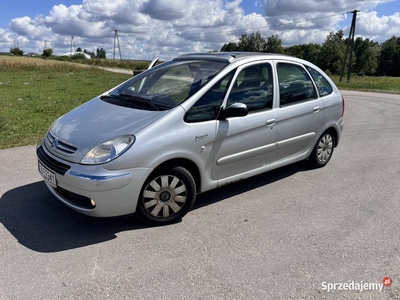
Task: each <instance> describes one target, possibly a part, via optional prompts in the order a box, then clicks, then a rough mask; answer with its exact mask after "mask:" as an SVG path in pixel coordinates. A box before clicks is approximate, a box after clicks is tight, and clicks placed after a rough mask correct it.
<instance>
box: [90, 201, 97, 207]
mask: <svg viewBox="0 0 400 300" xmlns="http://www.w3.org/2000/svg"><path fill="white" fill-rule="evenodd" d="M90 204H92V206H93V207H95V206H96V202H94V200H93V199H90Z"/></svg>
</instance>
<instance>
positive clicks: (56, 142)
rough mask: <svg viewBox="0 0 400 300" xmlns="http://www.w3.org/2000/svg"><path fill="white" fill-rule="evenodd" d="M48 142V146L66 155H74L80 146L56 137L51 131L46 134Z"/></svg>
mask: <svg viewBox="0 0 400 300" xmlns="http://www.w3.org/2000/svg"><path fill="white" fill-rule="evenodd" d="M46 144H47V146H48V147H51V148H53V149H54V150H56V151H58V152H60V153H62V154H64V155H74V154H75V152H76V150H78V148H76V147H74V146H72V145H70V144H67V143H65V142H63V141H61V140H60V139H58V138H57V137H55V136H54V135H53V134H52V133H51V132H50V131H49V132H48V133H47V135H46Z"/></svg>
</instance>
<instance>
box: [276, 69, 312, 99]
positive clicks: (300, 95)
mask: <svg viewBox="0 0 400 300" xmlns="http://www.w3.org/2000/svg"><path fill="white" fill-rule="evenodd" d="M277 71H278V78H279V91H280V106H281V107H283V106H286V105H290V104H295V103H299V102H303V101H307V100H311V99H315V98H316V92H315V88H314V85H313V83H312V80H311V78H310V76H309V75H308V74H307V72H306V70H305V69H304V68H303V67H301V66H299V65H293V64H288V63H278V66H277Z"/></svg>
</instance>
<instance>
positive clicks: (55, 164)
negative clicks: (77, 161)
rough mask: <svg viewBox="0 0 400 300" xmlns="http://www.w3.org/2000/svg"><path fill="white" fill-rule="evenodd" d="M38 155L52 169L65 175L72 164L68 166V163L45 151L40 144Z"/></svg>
mask: <svg viewBox="0 0 400 300" xmlns="http://www.w3.org/2000/svg"><path fill="white" fill-rule="evenodd" d="M36 153H37V156H38V157H39V159H40V161H41V162H42V163H44V164H45V165H46V167H48V168H49V169H50V170H53V171H54V172H56V173H58V174H61V175H64V174H65V172H67V171H68V170H69V169H70V168H71V166H68V165H66V164H63V163H61V162H59V161H57V160H55V159H54V158H51V157H50V156H49V155H48V154H47V153H46V152H44V150H43V148H42V146H40V147H39V148H38V149H37V150H36Z"/></svg>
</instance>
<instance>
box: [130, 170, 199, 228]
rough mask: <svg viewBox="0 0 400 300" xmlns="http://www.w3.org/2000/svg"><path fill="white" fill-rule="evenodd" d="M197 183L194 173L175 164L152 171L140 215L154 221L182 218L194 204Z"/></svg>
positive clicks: (144, 190)
mask: <svg viewBox="0 0 400 300" xmlns="http://www.w3.org/2000/svg"><path fill="white" fill-rule="evenodd" d="M195 198H196V185H195V182H194V179H193V177H192V175H191V174H190V172H189V171H188V170H186V169H185V168H182V167H179V166H173V167H169V168H166V169H164V170H163V171H160V172H156V173H154V174H152V175H151V176H150V177H149V178H148V180H147V181H146V182H145V184H144V186H143V188H142V192H141V194H140V198H139V201H138V207H137V210H136V212H137V215H138V217H139V218H140V219H141V220H143V221H145V222H146V223H151V224H158V225H162V224H169V223H174V222H176V221H179V220H180V219H181V218H182V217H183V216H184V215H186V214H187V213H188V212H189V211H190V209H191V208H192V206H193V203H194V200H195Z"/></svg>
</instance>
